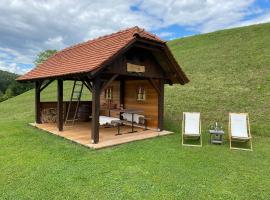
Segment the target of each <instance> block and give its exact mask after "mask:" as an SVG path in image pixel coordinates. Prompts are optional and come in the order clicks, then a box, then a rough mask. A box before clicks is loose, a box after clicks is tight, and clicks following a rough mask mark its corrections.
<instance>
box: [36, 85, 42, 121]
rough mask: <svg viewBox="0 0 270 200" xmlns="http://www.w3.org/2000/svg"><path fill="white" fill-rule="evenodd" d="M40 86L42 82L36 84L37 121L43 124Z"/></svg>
mask: <svg viewBox="0 0 270 200" xmlns="http://www.w3.org/2000/svg"><path fill="white" fill-rule="evenodd" d="M40 86H41V82H40V81H36V82H35V121H36V123H37V124H41V110H40Z"/></svg>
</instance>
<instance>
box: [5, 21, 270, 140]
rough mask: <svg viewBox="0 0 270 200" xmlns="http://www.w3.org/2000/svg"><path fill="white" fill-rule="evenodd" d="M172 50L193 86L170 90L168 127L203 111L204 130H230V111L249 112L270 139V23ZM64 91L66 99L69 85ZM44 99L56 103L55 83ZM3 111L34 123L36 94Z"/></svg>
mask: <svg viewBox="0 0 270 200" xmlns="http://www.w3.org/2000/svg"><path fill="white" fill-rule="evenodd" d="M169 46H170V48H171V49H172V51H173V53H174V55H175V57H176V59H177V60H178V62H179V63H180V65H181V66H182V68H183V69H184V71H185V72H186V74H187V76H188V77H189V79H190V83H188V84H187V85H185V86H180V85H174V86H167V87H166V90H165V119H166V124H167V128H169V127H170V128H171V129H175V128H177V130H179V124H180V122H181V119H182V112H183V111H198V112H201V113H202V120H203V121H202V123H203V124H202V125H203V129H204V130H205V131H206V130H207V129H208V127H209V125H210V124H211V123H212V122H215V121H216V120H218V121H222V123H223V126H224V127H227V118H228V112H248V113H249V114H250V120H251V125H252V126H251V128H252V132H253V134H257V135H270V133H268V129H269V128H270V125H269V124H270V120H269V116H270V109H269V102H270V23H268V24H261V25H254V26H249V27H243V28H236V29H230V30H223V31H218V32H214V33H209V34H204V35H198V36H192V37H187V38H182V39H177V40H173V41H170V42H169ZM65 88H66V90H65V96H66V98H68V96H69V94H70V91H71V85H70V84H65ZM85 94H86V97H85V98H86V99H90V95H89V94H88V92H87V91H86V92H85ZM42 99H43V100H54V99H56V87H55V85H51V86H50V87H48V88H46V90H44V92H43V94H42ZM0 111H1V112H0V122H1V121H2V122H3V121H10V120H19V121H24V122H31V121H33V120H34V116H33V113H34V92H33V90H32V91H29V92H26V93H24V94H22V95H19V96H17V97H15V98H12V99H9V100H7V101H5V102H2V103H0ZM168 124H170V126H168ZM172 124H174V125H175V126H172ZM172 127H173V128H172Z"/></svg>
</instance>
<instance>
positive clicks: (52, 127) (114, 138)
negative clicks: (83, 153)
mask: <svg viewBox="0 0 270 200" xmlns="http://www.w3.org/2000/svg"><path fill="white" fill-rule="evenodd" d="M31 125H32V126H35V127H37V128H39V129H42V130H44V131H47V132H49V133H52V134H54V135H57V136H60V137H64V138H66V139H68V140H71V141H73V142H76V143H79V144H81V145H83V146H86V147H89V148H94V149H100V148H105V147H110V146H115V145H119V144H124V143H128V142H132V141H136V140H144V139H148V138H154V137H157V136H163V135H168V134H172V132H169V131H153V130H146V131H144V130H143V129H142V128H138V127H135V128H134V130H137V132H135V133H128V132H129V131H130V130H131V127H130V126H121V133H122V135H116V133H117V127H110V128H104V127H100V131H99V132H100V140H99V143H98V144H92V143H91V139H90V136H91V123H90V122H78V123H75V124H74V126H66V127H64V130H63V131H58V129H57V126H56V124H53V123H45V124H36V123H31Z"/></svg>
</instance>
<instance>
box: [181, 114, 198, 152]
mask: <svg viewBox="0 0 270 200" xmlns="http://www.w3.org/2000/svg"><path fill="white" fill-rule="evenodd" d="M197 138H198V139H199V140H200V144H187V143H185V142H184V140H185V139H197ZM182 145H183V146H197V147H201V146H202V136H201V118H200V113H196V112H193V113H190V112H184V113H183V121H182Z"/></svg>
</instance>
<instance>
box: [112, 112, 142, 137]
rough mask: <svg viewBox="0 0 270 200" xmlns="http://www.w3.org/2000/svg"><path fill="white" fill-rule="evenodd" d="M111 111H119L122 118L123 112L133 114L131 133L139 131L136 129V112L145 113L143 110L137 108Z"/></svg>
mask: <svg viewBox="0 0 270 200" xmlns="http://www.w3.org/2000/svg"><path fill="white" fill-rule="evenodd" d="M111 111H117V112H119V114H120V118H121V114H122V113H129V114H131V131H130V132H129V133H134V132H137V131H135V130H134V114H141V113H143V110H136V109H112V110H111Z"/></svg>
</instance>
